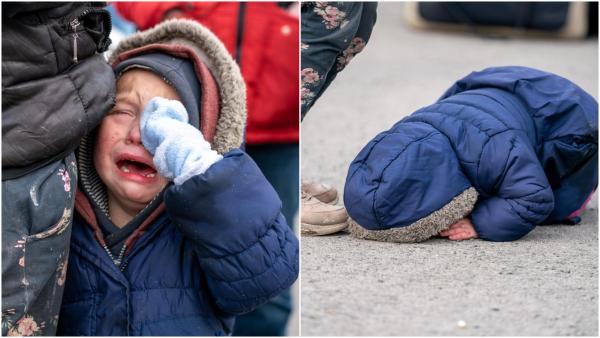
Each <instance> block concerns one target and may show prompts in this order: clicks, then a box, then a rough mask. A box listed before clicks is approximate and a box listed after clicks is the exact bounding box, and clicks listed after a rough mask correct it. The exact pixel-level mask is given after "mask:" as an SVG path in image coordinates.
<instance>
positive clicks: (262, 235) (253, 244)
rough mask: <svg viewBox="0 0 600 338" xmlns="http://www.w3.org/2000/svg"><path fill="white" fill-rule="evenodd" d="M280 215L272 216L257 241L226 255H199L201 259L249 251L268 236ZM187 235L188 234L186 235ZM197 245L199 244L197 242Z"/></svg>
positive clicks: (225, 256) (226, 256)
mask: <svg viewBox="0 0 600 338" xmlns="http://www.w3.org/2000/svg"><path fill="white" fill-rule="evenodd" d="M278 217H279V212H277V213H276V215H275V217H272V218H271V220H270V221H269V222H268V224H269V226H267V227H266V229H265V231H264V232H263V233H262V234H260V235H259V236H258V237H257V238H256V240H255V241H253V242H252V243H251V244H248V246H246V247H245V248H244V249H241V250H239V251H236V252H233V253H228V254H225V255H221V256H199V258H200V259H222V258H228V257H231V256H237V255H239V254H241V253H243V252H245V251H247V250H248V249H250V248H251V247H253V246H255V245H257V244H259V243H260V241H261V239H262V238H263V237H265V236H267V233H268V232H269V230H271V229H272V228H274V227H275V224H276V223H277V218H278ZM184 237H186V236H184ZM192 242H193V243H195V244H196V241H192ZM196 245H197V244H196Z"/></svg>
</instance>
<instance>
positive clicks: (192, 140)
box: [140, 97, 223, 185]
mask: <svg viewBox="0 0 600 338" xmlns="http://www.w3.org/2000/svg"><path fill="white" fill-rule="evenodd" d="M140 132H141V134H142V143H143V144H144V147H145V148H146V149H147V150H148V151H149V152H150V153H151V154H152V155H154V158H153V161H154V165H155V166H156V169H157V170H158V172H159V173H160V174H161V175H162V176H164V177H166V178H168V179H172V180H173V181H174V182H175V184H177V185H179V184H181V183H183V182H185V181H186V180H187V179H188V178H190V177H192V176H195V175H199V174H203V173H204V172H205V171H206V170H207V169H208V168H209V167H210V166H211V165H212V164H214V163H215V162H217V161H219V160H220V159H222V158H223V156H221V155H219V154H218V153H217V152H216V151H214V150H212V149H211V147H210V143H208V142H207V141H206V140H205V139H204V136H202V133H201V132H200V131H199V130H198V129H196V128H194V127H193V126H192V125H190V124H188V114H187V111H186V109H185V107H184V106H183V104H181V102H179V101H176V100H168V99H165V98H162V97H155V98H153V99H152V100H150V102H148V104H147V105H146V108H144V112H143V113H142V119H141V121H140Z"/></svg>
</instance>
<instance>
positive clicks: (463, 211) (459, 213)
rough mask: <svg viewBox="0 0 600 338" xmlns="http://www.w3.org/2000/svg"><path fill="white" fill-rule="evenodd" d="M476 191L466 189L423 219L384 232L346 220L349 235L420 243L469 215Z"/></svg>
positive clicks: (383, 240) (387, 240)
mask: <svg viewBox="0 0 600 338" xmlns="http://www.w3.org/2000/svg"><path fill="white" fill-rule="evenodd" d="M477 195H478V194H477V190H475V189H474V188H472V187H471V188H468V189H467V190H465V191H463V192H462V193H461V194H459V195H458V196H456V197H455V198H454V199H452V201H450V203H448V204H446V205H445V206H443V207H442V208H441V209H439V210H437V211H434V212H433V213H431V214H429V215H427V217H425V218H421V219H420V220H418V221H416V222H414V223H413V224H411V225H407V226H405V227H401V228H391V229H386V230H368V229H365V228H363V227H362V226H361V225H360V224H358V223H356V222H355V221H354V220H353V219H351V218H350V219H348V224H349V229H350V233H351V234H352V235H353V236H354V237H356V238H362V239H370V240H374V241H382V242H400V243H415V242H422V241H425V240H427V239H428V238H430V237H432V236H435V235H437V234H438V233H439V232H440V231H442V230H446V229H448V228H449V227H450V226H451V225H452V224H454V223H456V222H457V221H458V220H459V219H461V218H464V217H465V216H467V215H469V214H470V213H471V211H472V210H473V207H474V206H475V203H476V202H477Z"/></svg>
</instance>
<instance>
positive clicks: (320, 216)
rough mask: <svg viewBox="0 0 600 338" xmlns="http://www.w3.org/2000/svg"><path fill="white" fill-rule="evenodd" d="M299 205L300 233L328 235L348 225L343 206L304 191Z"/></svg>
mask: <svg viewBox="0 0 600 338" xmlns="http://www.w3.org/2000/svg"><path fill="white" fill-rule="evenodd" d="M301 206H302V207H301V212H300V224H301V233H302V235H309V236H322V235H329V234H333V233H336V232H339V231H342V230H344V229H346V228H347V227H348V223H347V222H346V221H347V220H348V213H347V212H346V209H345V208H344V207H343V206H340V205H331V204H326V203H323V202H321V201H320V200H318V199H317V198H315V197H314V196H311V195H309V194H307V193H306V192H304V191H302V202H301Z"/></svg>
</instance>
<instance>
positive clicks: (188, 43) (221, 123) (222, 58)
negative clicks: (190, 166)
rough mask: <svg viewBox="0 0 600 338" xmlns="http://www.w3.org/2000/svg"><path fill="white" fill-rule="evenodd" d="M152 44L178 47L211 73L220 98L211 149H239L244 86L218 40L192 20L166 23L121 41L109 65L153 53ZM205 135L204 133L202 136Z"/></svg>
mask: <svg viewBox="0 0 600 338" xmlns="http://www.w3.org/2000/svg"><path fill="white" fill-rule="evenodd" d="M151 45H155V46H158V47H160V46H165V45H166V46H173V47H178V48H176V49H174V50H175V52H174V53H177V54H178V55H181V54H186V53H184V51H185V50H187V52H188V53H187V54H188V55H190V52H192V53H191V54H192V55H193V56H194V57H198V58H199V60H200V61H201V63H202V64H203V65H205V66H206V67H207V68H208V70H210V73H211V74H212V76H213V77H214V79H215V81H216V83H217V85H218V92H219V97H220V102H219V103H220V104H219V112H218V120H217V121H216V130H215V131H214V139H212V142H211V143H212V146H213V149H215V150H216V151H217V152H218V153H220V154H224V153H226V152H228V151H230V150H231V149H233V148H239V147H240V146H241V145H242V144H243V142H244V130H245V127H246V86H245V84H244V80H243V78H242V75H241V73H240V69H239V67H238V66H237V64H236V63H235V61H234V60H233V59H232V58H231V56H230V54H229V52H227V49H226V48H225V46H223V44H222V43H221V41H220V40H219V39H218V38H217V37H216V36H215V35H214V34H213V33H212V32H211V31H210V30H208V29H207V28H205V27H204V26H202V25H200V24H199V23H197V22H195V21H192V20H182V19H174V20H168V21H165V22H163V23H160V24H158V25H156V26H155V27H153V28H151V29H148V30H145V31H142V32H138V33H136V34H133V35H131V36H130V37H128V38H126V39H124V40H123V41H121V42H120V43H119V45H117V47H116V48H115V50H114V51H113V54H112V55H111V56H110V58H109V63H110V64H111V65H113V67H114V66H115V65H116V64H117V63H119V62H121V61H123V60H124V59H126V58H129V57H131V56H133V55H137V54H138V52H139V53H144V52H147V51H156V49H153V48H151V47H149V46H151ZM182 49H183V50H182ZM195 61H196V71H197V73H199V74H198V76H199V78H201V77H202V76H201V75H202V74H200V73H201V70H200V68H201V67H200V66H199V65H198V61H197V60H195ZM200 114H201V115H202V114H203V112H202V111H201V113H200ZM201 130H202V126H201ZM211 132H212V131H211ZM211 132H209V134H210V133H211ZM205 133H206V131H205V130H203V134H205Z"/></svg>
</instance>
